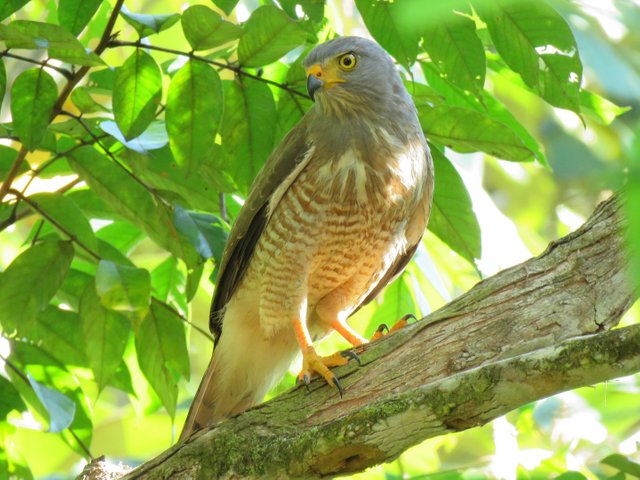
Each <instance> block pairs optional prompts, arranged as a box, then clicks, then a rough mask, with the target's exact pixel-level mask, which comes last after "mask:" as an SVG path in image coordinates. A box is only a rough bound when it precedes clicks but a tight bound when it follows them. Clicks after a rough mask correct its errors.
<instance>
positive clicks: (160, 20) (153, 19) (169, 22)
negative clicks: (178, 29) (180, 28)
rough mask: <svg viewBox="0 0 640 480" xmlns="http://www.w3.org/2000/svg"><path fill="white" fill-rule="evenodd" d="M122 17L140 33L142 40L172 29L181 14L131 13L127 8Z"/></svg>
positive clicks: (122, 11)
mask: <svg viewBox="0 0 640 480" xmlns="http://www.w3.org/2000/svg"><path fill="white" fill-rule="evenodd" d="M120 15H122V18H124V19H125V20H126V21H127V23H128V24H129V25H131V26H132V27H133V28H134V29H135V31H136V32H138V35H139V36H140V38H144V37H148V36H149V35H152V34H154V33H160V32H162V31H163V30H166V29H167V28H169V27H172V26H173V25H175V24H176V23H178V20H180V14H179V13H169V14H165V15H148V14H144V13H131V12H130V11H129V9H127V7H126V6H123V7H122V9H121V10H120Z"/></svg>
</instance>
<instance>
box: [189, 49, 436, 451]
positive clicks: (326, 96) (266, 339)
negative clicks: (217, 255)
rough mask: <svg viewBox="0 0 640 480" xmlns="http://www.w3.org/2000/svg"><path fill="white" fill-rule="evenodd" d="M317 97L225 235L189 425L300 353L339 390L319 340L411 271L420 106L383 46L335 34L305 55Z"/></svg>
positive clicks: (426, 179)
mask: <svg viewBox="0 0 640 480" xmlns="http://www.w3.org/2000/svg"><path fill="white" fill-rule="evenodd" d="M304 67H305V69H306V72H307V88H308V91H309V94H310V96H311V98H312V99H313V100H314V104H313V106H312V107H311V109H310V110H309V111H308V112H307V113H306V115H305V116H304V117H303V118H302V119H301V120H300V122H299V123H298V124H297V125H296V126H295V127H293V129H292V130H291V131H290V132H289V133H288V134H287V135H286V137H285V138H284V139H283V140H282V142H281V143H280V145H278V147H277V148H276V149H275V151H274V152H273V153H272V154H271V156H270V157H269V158H268V160H267V161H266V163H265V165H264V167H263V168H262V170H261V171H260V173H259V174H258V176H257V178H256V179H255V182H254V184H253V186H252V188H251V191H250V193H249V196H248V197H247V199H246V202H245V204H244V205H243V207H242V209H241V211H240V213H239V215H238V217H237V219H236V221H235V223H234V224H233V227H232V229H231V233H230V235H229V239H228V242H227V245H226V247H225V251H224V253H223V257H222V261H221V263H220V269H219V274H218V280H217V283H216V288H215V293H214V297H213V301H212V306H211V316H210V328H211V330H212V332H213V333H214V335H215V337H216V343H215V347H214V352H213V356H212V359H211V362H210V363H209V366H208V368H207V371H206V373H205V375H204V378H203V380H202V383H201V384H200V387H199V389H198V392H197V394H196V397H195V399H194V401H193V405H192V406H191V410H190V412H189V415H188V417H187V421H186V423H185V426H184V429H183V432H182V437H181V438H182V439H185V438H187V437H188V436H190V435H191V433H192V432H194V431H195V430H197V429H199V428H201V427H203V426H206V425H211V424H213V423H216V422H218V421H219V420H221V419H223V418H227V417H229V416H230V415H233V414H236V413H239V412H242V411H244V410H246V409H247V408H249V407H251V406H253V405H255V404H257V403H259V402H260V401H261V400H262V399H263V398H264V395H265V394H266V393H267V391H268V390H269V389H270V388H271V387H272V386H273V385H274V383H275V382H276V381H277V380H279V379H280V378H281V377H282V376H283V374H284V373H285V372H286V370H287V369H288V368H289V366H290V364H291V363H292V361H293V360H294V359H295V358H296V356H297V355H298V354H299V353H300V352H302V360H303V367H302V372H301V374H300V378H301V379H302V380H304V381H305V383H306V382H308V379H309V378H310V377H311V376H312V375H313V374H317V375H321V376H322V377H324V378H325V380H326V381H327V383H329V385H331V386H333V387H337V388H338V389H339V390H340V393H342V387H341V386H340V383H339V381H338V379H337V378H336V377H335V376H334V374H333V373H332V372H331V370H330V368H331V367H333V366H337V365H341V364H345V363H346V362H347V361H348V358H346V357H345V356H342V355H341V354H338V353H337V354H334V355H330V356H327V357H321V356H319V355H318V354H317V353H316V350H315V349H314V346H313V342H314V341H317V340H320V339H321V338H323V337H324V336H326V335H327V334H329V333H330V332H332V331H334V330H335V331H337V332H338V333H339V334H340V335H342V336H343V337H344V338H345V339H346V340H347V341H349V342H350V343H351V344H352V345H353V346H354V347H358V346H361V345H363V344H364V343H366V341H367V340H365V339H364V338H363V337H362V336H360V335H359V334H358V333H357V332H356V331H354V330H353V329H352V328H351V327H350V326H349V325H348V324H347V319H348V318H349V316H350V315H352V314H353V313H354V312H355V311H356V310H358V308H360V306H362V305H364V304H365V303H367V302H369V301H370V300H372V299H373V298H374V297H375V296H376V295H377V294H378V293H379V292H380V291H381V290H382V289H383V288H384V287H385V285H387V284H388V283H389V282H390V281H392V280H393V279H394V278H395V277H397V276H398V275H399V274H400V273H401V272H402V270H403V269H404V268H405V266H406V265H407V263H408V262H409V260H411V257H412V255H413V253H414V252H415V250H416V248H417V246H418V244H419V242H420V240H421V238H422V235H423V233H424V230H425V227H426V224H427V221H428V218H429V212H430V209H431V199H432V195H433V164H432V160H431V155H430V153H429V149H428V146H427V143H426V141H425V138H424V136H423V133H422V129H421V127H420V123H419V122H418V117H417V113H416V108H415V105H414V103H413V101H412V99H411V96H410V95H409V93H408V92H407V90H406V88H405V87H404V84H403V82H402V79H401V76H400V74H399V72H398V71H397V69H396V67H395V65H394V63H393V61H392V59H391V57H390V56H389V55H388V54H387V53H386V52H385V51H384V50H383V49H382V48H381V47H380V46H379V45H378V44H376V43H375V42H373V41H370V40H367V39H364V38H359V37H339V38H336V39H334V40H331V41H328V42H326V43H323V44H321V45H319V46H317V47H315V48H314V49H313V50H312V51H311V52H310V53H309V55H308V56H307V57H306V59H305V61H304Z"/></svg>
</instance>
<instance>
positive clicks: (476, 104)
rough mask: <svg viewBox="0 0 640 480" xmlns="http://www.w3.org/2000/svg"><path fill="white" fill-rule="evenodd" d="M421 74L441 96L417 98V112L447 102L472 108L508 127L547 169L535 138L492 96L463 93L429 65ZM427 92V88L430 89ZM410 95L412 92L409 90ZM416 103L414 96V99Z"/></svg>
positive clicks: (427, 63) (426, 65)
mask: <svg viewBox="0 0 640 480" xmlns="http://www.w3.org/2000/svg"><path fill="white" fill-rule="evenodd" d="M421 66H422V70H423V71H424V74H425V77H426V79H427V81H428V82H429V85H430V86H431V87H433V89H434V90H435V91H436V92H439V93H440V94H441V95H442V96H441V98H440V100H437V99H429V98H424V99H422V98H418V101H417V102H416V105H417V106H418V110H421V109H423V108H430V107H431V106H432V105H431V104H433V105H439V104H441V103H442V100H444V99H446V103H447V104H448V105H450V106H460V107H464V108H472V109H474V110H477V111H478V112H480V113H482V114H484V115H488V116H489V117H491V118H492V119H493V120H496V121H498V122H500V123H501V124H503V128H505V127H508V129H511V130H512V131H513V133H514V134H516V135H517V136H518V137H520V140H522V142H523V143H524V144H525V145H526V147H527V148H529V150H531V152H532V153H533V155H534V156H535V158H536V159H537V160H538V162H539V163H540V164H542V165H548V163H547V159H546V157H545V155H544V153H543V152H542V148H541V146H540V144H539V143H538V141H537V140H536V139H535V138H534V136H533V135H532V134H531V133H530V132H529V131H528V130H527V128H526V127H525V126H524V125H522V124H521V123H520V122H519V121H518V120H517V119H516V117H515V116H514V115H513V114H512V113H511V112H510V111H509V109H507V108H506V107H505V106H504V105H503V104H502V103H501V102H500V101H498V100H497V99H496V98H495V97H493V96H492V95H491V94H490V93H489V92H487V91H486V90H483V91H482V92H481V96H480V97H479V98H478V97H475V96H473V95H472V94H471V93H469V92H467V91H463V90H462V89H461V88H459V87H457V86H455V85H453V84H452V83H450V82H448V81H447V80H446V79H445V78H442V76H441V74H440V73H439V72H438V71H437V69H436V68H435V67H434V66H433V64H432V63H430V62H422V63H421ZM414 87H420V89H424V87H425V86H424V85H421V84H418V83H414ZM427 88H428V87H427ZM410 91H411V90H410ZM414 99H415V96H414Z"/></svg>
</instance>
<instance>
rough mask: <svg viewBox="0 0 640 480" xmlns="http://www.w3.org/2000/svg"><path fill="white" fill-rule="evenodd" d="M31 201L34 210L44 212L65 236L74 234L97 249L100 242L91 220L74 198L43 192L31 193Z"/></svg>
mask: <svg viewBox="0 0 640 480" xmlns="http://www.w3.org/2000/svg"><path fill="white" fill-rule="evenodd" d="M29 202H30V203H29V205H31V206H32V208H33V209H34V211H36V213H38V212H42V213H41V214H42V215H43V217H44V218H45V219H46V220H47V221H49V222H50V223H51V224H52V225H53V226H54V227H56V228H57V229H59V230H60V231H61V232H62V233H63V236H65V237H66V236H67V235H72V236H73V238H74V240H76V241H77V242H79V244H81V245H83V246H84V247H86V248H88V249H89V250H91V251H92V252H95V251H96V250H97V248H98V244H97V242H96V237H95V235H94V233H93V230H92V229H91V225H90V224H89V220H87V218H86V217H85V216H84V214H83V213H82V210H80V207H78V205H76V203H75V202H74V201H73V200H71V199H70V198H68V197H66V196H64V195H62V194H60V193H49V192H43V193H36V194H35V195H31V196H30V197H29Z"/></svg>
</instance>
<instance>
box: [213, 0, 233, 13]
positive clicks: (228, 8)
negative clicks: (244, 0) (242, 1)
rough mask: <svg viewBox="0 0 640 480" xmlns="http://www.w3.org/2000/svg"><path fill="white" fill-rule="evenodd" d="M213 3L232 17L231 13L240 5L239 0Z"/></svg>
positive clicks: (215, 0)
mask: <svg viewBox="0 0 640 480" xmlns="http://www.w3.org/2000/svg"><path fill="white" fill-rule="evenodd" d="M213 3H215V4H216V5H217V6H218V8H220V10H222V11H223V12H224V13H226V14H227V15H231V12H232V11H233V9H234V8H236V5H237V4H238V0H213Z"/></svg>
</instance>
